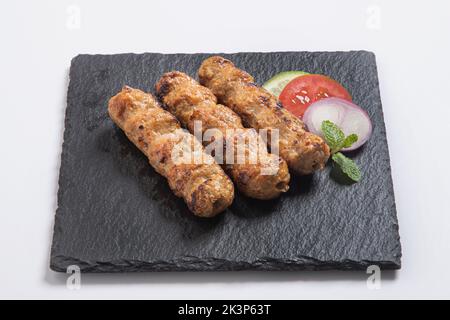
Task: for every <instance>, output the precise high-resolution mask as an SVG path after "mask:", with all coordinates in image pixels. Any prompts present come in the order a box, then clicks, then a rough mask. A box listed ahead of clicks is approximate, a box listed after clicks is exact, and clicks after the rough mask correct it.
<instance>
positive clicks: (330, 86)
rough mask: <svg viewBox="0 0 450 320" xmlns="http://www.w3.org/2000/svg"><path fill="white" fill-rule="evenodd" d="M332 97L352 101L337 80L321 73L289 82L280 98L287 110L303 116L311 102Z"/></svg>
mask: <svg viewBox="0 0 450 320" xmlns="http://www.w3.org/2000/svg"><path fill="white" fill-rule="evenodd" d="M330 97H336V98H341V99H344V100H347V101H352V97H351V96H350V94H349V93H348V91H347V90H346V89H345V88H344V87H343V86H342V85H341V84H340V83H339V82H337V81H336V80H333V79H331V78H329V77H327V76H324V75H321V74H309V75H304V76H301V77H297V78H295V79H293V80H292V81H291V82H289V83H288V84H287V85H286V87H285V88H284V89H283V91H281V94H280V98H279V99H280V102H281V103H282V104H283V106H284V107H285V108H286V109H287V110H289V111H290V112H291V113H293V114H294V115H296V116H298V117H300V118H301V117H302V116H303V114H304V113H305V111H306V109H307V108H308V107H309V105H310V104H311V103H313V102H315V101H317V100H320V99H323V98H330Z"/></svg>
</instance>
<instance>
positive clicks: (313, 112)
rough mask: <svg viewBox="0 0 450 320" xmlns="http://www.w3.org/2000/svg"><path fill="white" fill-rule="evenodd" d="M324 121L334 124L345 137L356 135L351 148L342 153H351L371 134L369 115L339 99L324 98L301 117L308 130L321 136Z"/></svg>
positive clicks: (352, 104) (354, 105)
mask: <svg viewBox="0 0 450 320" xmlns="http://www.w3.org/2000/svg"><path fill="white" fill-rule="evenodd" d="M325 120H330V121H331V122H333V123H335V124H336V125H337V126H338V127H339V128H341V129H342V131H343V132H344V133H345V135H346V136H348V135H349V134H352V133H355V134H357V135H358V141H356V142H355V143H354V144H353V145H352V146H351V147H349V148H345V149H342V151H351V150H355V149H357V148H359V147H360V146H362V145H363V144H364V143H366V141H367V140H369V138H370V136H371V134H372V122H371V121H370V118H369V115H368V114H367V112H366V111H365V110H364V109H362V108H361V107H359V106H357V105H356V104H354V103H351V102H349V101H347V100H343V99H340V98H325V99H321V100H318V101H316V102H314V103H312V104H311V105H310V106H309V107H308V109H306V112H305V114H304V115H303V121H304V122H305V124H306V126H307V127H308V130H309V131H311V132H312V133H315V134H317V135H320V136H323V135H322V130H321V128H320V127H321V125H322V122H323V121H325Z"/></svg>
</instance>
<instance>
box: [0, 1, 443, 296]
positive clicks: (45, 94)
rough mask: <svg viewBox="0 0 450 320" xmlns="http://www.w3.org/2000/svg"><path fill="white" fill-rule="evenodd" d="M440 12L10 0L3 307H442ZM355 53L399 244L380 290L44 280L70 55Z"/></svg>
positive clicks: (235, 282)
mask: <svg viewBox="0 0 450 320" xmlns="http://www.w3.org/2000/svg"><path fill="white" fill-rule="evenodd" d="M449 3H450V2H448V1H381V0H363V1H361V0H359V1H298V0H297V1H291V2H288V1H280V0H277V1H273V0H272V1H262V0H259V1H257V2H255V3H251V2H250V1H243V0H238V1H233V0H227V1H213V0H209V1H195V0H190V1H179V2H178V3H171V2H170V1H131V0H127V1H123V0H122V1H115V2H113V1H80V0H73V1H56V0H55V1H5V2H4V3H2V8H1V11H0V34H1V37H0V46H1V49H0V55H1V56H0V57H1V59H0V66H1V68H0V92H1V95H0V102H1V106H0V110H1V113H0V116H1V118H0V121H1V122H0V134H1V135H0V136H1V157H0V174H1V175H0V188H1V189H0V191H1V192H0V195H1V196H0V197H1V198H0V199H1V200H0V214H1V220H0V259H1V261H0V298H64V299H66V298H68V299H72V298H75V299H78V298H161V299H165V298H179V299H183V298H212V299H215V298H224V299H226V298H255V299H259V298H267V299H278V298H289V299H301V298H377V299H379V298H450V269H449V267H450V250H449V249H450V232H449V231H450V230H449V227H450V210H449V209H448V204H449V198H450V182H449V181H450V174H449V168H448V165H447V162H448V160H449V159H448V156H449V151H448V150H449V142H450V134H449V130H450V125H449V124H450V104H449V100H450V99H449V98H448V97H447V96H448V94H449V93H450V80H449V78H450V77H449V72H450V68H449V67H450V63H449V61H450V45H449V40H450V37H449V31H450V5H449ZM70 5H75V7H73V6H72V7H71V6H70ZM77 10H80V16H79V17H80V20H79V22H80V24H79V25H77V17H76V15H77ZM74 15H75V16H74ZM350 49H367V50H371V51H374V52H375V53H376V55H377V62H378V70H379V77H380V86H381V96H382V101H383V107H384V113H385V120H386V126H387V131H388V139H389V147H390V153H391V161H392V171H393V180H394V187H395V196H396V201H397V210H398V217H399V222H400V234H401V240H402V245H403V259H402V263H403V268H402V269H401V270H400V271H398V272H394V273H383V274H382V287H381V289H380V290H369V289H368V288H367V286H366V277H367V275H366V274H365V273H364V272H291V273H283V272H275V273H266V272H234V273H231V272H228V273H148V274H128V275H86V276H83V277H82V285H81V289H80V290H77V291H73V290H68V289H67V288H66V286H65V281H66V275H65V274H56V273H54V272H52V271H49V269H48V264H49V249H50V242H51V237H52V228H53V217H54V212H55V209H56V192H57V181H58V171H59V157H60V152H61V144H62V133H63V129H64V128H63V120H64V111H65V106H66V103H65V95H66V89H67V71H68V68H69V65H70V60H71V58H72V57H74V56H75V55H77V54H78V53H121V52H136V53H139V52H163V53H175V52H188V53H191V52H237V51H284V50H309V51H314V50H330V51H333V50H350Z"/></svg>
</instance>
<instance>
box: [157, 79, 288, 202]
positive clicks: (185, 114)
mask: <svg viewBox="0 0 450 320" xmlns="http://www.w3.org/2000/svg"><path fill="white" fill-rule="evenodd" d="M156 92H157V96H158V98H159V99H160V100H161V101H162V102H163V104H164V106H165V107H166V108H167V110H169V111H170V112H171V113H172V114H173V115H175V116H176V117H177V119H178V120H179V121H180V122H181V123H182V124H183V125H184V126H185V127H187V128H188V129H189V130H190V131H191V133H193V132H194V126H195V122H197V124H198V123H199V124H201V129H202V131H203V132H205V131H206V130H208V129H210V130H214V131H210V132H211V133H212V134H211V135H212V137H211V141H213V142H218V141H221V143H222V142H225V143H224V144H220V146H219V148H222V146H223V145H225V147H224V148H223V149H221V152H222V154H223V155H224V156H223V157H222V159H220V160H221V161H222V160H223V161H224V162H225V171H226V172H227V173H228V174H229V175H230V176H231V178H232V180H233V181H234V182H235V183H236V186H237V188H238V189H239V190H240V191H241V192H242V193H244V194H245V195H246V196H248V197H251V198H256V199H272V198H275V197H278V196H279V195H280V194H281V193H282V192H286V191H287V190H288V189H289V180H290V176H289V170H288V167H287V164H286V162H285V161H284V160H283V159H281V158H280V157H278V156H276V155H274V154H270V153H268V152H267V146H266V143H265V142H264V140H263V139H262V138H261V137H260V136H259V135H258V133H257V132H256V130H254V129H245V128H244V127H243V125H242V122H241V119H240V118H239V116H238V115H237V114H236V113H234V112H233V111H232V110H231V109H229V108H227V107H225V106H223V105H220V104H217V98H216V97H215V96H214V94H213V93H212V92H211V90H209V89H208V88H206V87H203V86H201V85H200V84H199V83H198V82H197V81H195V80H194V79H192V78H191V77H189V76H188V75H186V74H184V73H182V72H169V73H166V74H164V75H163V76H162V77H161V79H160V80H159V82H158V83H157V84H156ZM233 129H234V130H233ZM246 139H247V140H246ZM252 139H253V140H252ZM249 141H253V142H254V143H250V142H249ZM246 142H247V143H246ZM205 144H206V145H208V144H209V143H208V142H205ZM239 145H240V147H239ZM239 152H240V153H239ZM226 154H231V157H229V158H226V156H225V155H226ZM239 154H241V156H242V157H243V159H242V158H241V160H240V161H238V157H239ZM252 156H253V158H252ZM216 159H217V158H216ZM227 159H228V161H229V162H228V163H227ZM220 163H222V162H220Z"/></svg>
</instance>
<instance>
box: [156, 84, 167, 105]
mask: <svg viewBox="0 0 450 320" xmlns="http://www.w3.org/2000/svg"><path fill="white" fill-rule="evenodd" d="M169 90H170V84H169V82H168V81H167V80H166V79H161V81H160V83H159V87H158V89H157V92H156V96H157V97H158V99H159V101H161V102H162V101H163V99H164V97H165V96H166V95H167V94H168V93H169Z"/></svg>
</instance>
